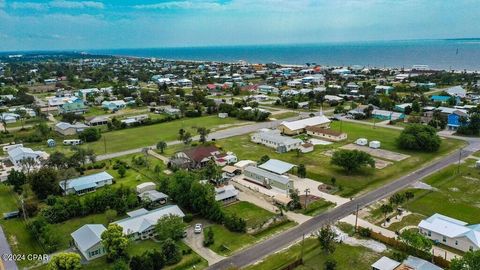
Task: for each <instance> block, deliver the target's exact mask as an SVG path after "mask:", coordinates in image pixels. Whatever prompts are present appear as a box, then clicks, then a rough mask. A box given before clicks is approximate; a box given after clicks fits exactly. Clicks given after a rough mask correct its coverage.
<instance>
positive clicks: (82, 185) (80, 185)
mask: <svg viewBox="0 0 480 270" xmlns="http://www.w3.org/2000/svg"><path fill="white" fill-rule="evenodd" d="M112 183H113V176H111V175H110V174H109V173H107V172H100V173H96V174H91V175H86V176H82V177H78V178H74V179H70V180H63V181H60V183H59V185H60V188H61V189H62V190H63V191H65V193H67V194H83V193H86V192H90V191H94V190H96V189H97V188H99V187H103V186H106V185H111V184H112Z"/></svg>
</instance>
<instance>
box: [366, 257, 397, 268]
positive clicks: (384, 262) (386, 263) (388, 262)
mask: <svg viewBox="0 0 480 270" xmlns="http://www.w3.org/2000/svg"><path fill="white" fill-rule="evenodd" d="M399 265H400V263H399V262H397V261H394V260H392V259H390V258H388V257H385V256H383V257H382V258H380V259H379V260H378V261H376V262H375V263H374V264H372V268H374V269H378V270H394V269H395V268H397V267H398V266H399Z"/></svg>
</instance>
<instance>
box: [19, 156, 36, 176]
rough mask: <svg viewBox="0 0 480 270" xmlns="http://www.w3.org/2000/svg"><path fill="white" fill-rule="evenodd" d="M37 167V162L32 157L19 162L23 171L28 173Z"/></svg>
mask: <svg viewBox="0 0 480 270" xmlns="http://www.w3.org/2000/svg"><path fill="white" fill-rule="evenodd" d="M35 165H37V161H36V160H35V159H34V158H32V157H26V158H23V159H21V160H20V166H21V167H22V169H23V170H24V171H27V173H30V171H31V170H32V169H33V168H34V167H35Z"/></svg>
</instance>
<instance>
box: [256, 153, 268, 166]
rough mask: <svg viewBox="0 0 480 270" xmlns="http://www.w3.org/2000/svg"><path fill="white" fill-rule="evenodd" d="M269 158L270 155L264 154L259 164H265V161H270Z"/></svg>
mask: <svg viewBox="0 0 480 270" xmlns="http://www.w3.org/2000/svg"><path fill="white" fill-rule="evenodd" d="M269 160H270V157H269V156H268V155H263V156H262V157H261V158H260V160H259V161H258V164H259V165H260V164H263V163H265V162H267V161H269Z"/></svg>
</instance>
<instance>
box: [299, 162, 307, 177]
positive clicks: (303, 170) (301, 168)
mask: <svg viewBox="0 0 480 270" xmlns="http://www.w3.org/2000/svg"><path fill="white" fill-rule="evenodd" d="M297 174H298V176H300V177H301V178H305V177H306V176H307V168H305V165H304V164H300V165H298V167H297Z"/></svg>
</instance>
